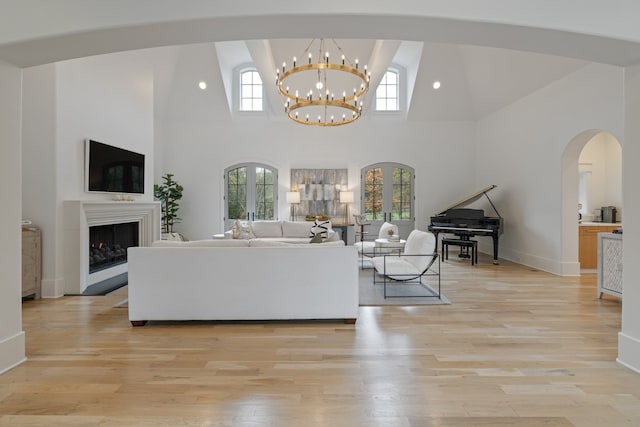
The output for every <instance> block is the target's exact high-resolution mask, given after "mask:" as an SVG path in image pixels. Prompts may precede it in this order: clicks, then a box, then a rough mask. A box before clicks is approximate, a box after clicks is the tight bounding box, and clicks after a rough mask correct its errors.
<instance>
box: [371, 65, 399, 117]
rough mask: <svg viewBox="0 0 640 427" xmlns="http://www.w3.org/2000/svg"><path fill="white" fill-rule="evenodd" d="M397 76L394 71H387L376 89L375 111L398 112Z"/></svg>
mask: <svg viewBox="0 0 640 427" xmlns="http://www.w3.org/2000/svg"><path fill="white" fill-rule="evenodd" d="M398 77H399V74H398V72H397V71H394V70H387V72H386V73H384V76H383V77H382V80H381V81H380V84H379V85H378V88H377V89H376V110H377V111H400V100H399V99H398V93H399V78H398Z"/></svg>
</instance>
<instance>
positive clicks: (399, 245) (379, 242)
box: [373, 239, 407, 256]
mask: <svg viewBox="0 0 640 427" xmlns="http://www.w3.org/2000/svg"><path fill="white" fill-rule="evenodd" d="M405 243H407V241H406V240H403V239H400V240H397V241H395V240H389V239H376V240H375V245H376V246H375V247H374V249H373V251H374V256H375V255H376V253H383V252H394V251H395V252H398V255H399V254H400V253H401V252H402V251H403V250H404V245H405Z"/></svg>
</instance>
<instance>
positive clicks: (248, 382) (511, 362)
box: [0, 254, 640, 427]
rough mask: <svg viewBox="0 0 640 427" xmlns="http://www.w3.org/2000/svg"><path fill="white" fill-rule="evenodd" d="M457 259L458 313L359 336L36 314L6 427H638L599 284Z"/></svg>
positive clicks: (444, 308) (364, 327)
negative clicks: (598, 295) (598, 294)
mask: <svg viewBox="0 0 640 427" xmlns="http://www.w3.org/2000/svg"><path fill="white" fill-rule="evenodd" d="M453 258H454V259H453V260H452V259H450V261H449V262H448V263H443V264H442V266H443V293H444V294H445V295H446V296H447V297H448V298H449V299H451V301H452V304H451V305H438V306H434V305H428V306H414V307H397V306H385V307H361V309H360V314H359V318H358V321H357V323H356V324H355V325H345V324H342V323H340V322H267V323H260V322H236V323H221V322H186V323H180V322H172V323H163V322H151V323H150V324H149V325H147V326H145V327H139V328H133V327H131V325H130V324H129V322H128V319H127V309H126V308H115V307H113V306H114V305H115V304H116V303H118V302H119V301H121V300H123V299H124V298H126V289H123V290H121V291H118V292H116V293H115V294H112V295H109V296H104V297H102V296H95V297H86V296H85V297H82V296H75V297H64V298H60V299H56V300H39V301H25V302H24V303H23V325H24V330H25V332H26V338H27V356H28V361H27V362H26V363H25V364H23V365H20V366H18V367H17V368H15V369H13V370H11V371H9V372H7V373H5V374H4V375H2V376H0V425H1V426H83V427H84V426H101V427H105V426H260V427H263V426H269V427H276V426H278V427H280V426H304V427H314V426H339V427H341V426H345V427H347V426H348V427H354V426H363V427H364V426H366V427H372V426H385V427H389V426H402V427H419V426H420V427H423V426H440V427H452V426H525V427H533V426H546V427H549V426H585V427H591V426H593V427H601V426H607V427H614V426H638V425H640V375H639V374H637V373H634V372H632V371H630V370H628V369H626V368H623V367H621V366H618V365H617V364H616V362H615V358H616V356H617V332H618V331H619V330H620V314H621V305H620V301H618V300H617V299H616V298H613V297H608V296H605V297H604V299H602V300H598V299H597V298H596V289H595V275H589V276H582V277H557V276H553V275H550V274H547V273H544V272H540V271H534V270H531V269H529V268H527V267H523V266H520V265H517V264H512V263H508V262H502V263H501V265H498V266H495V265H492V264H491V262H490V259H489V257H487V256H483V255H482V254H481V255H480V264H479V265H477V266H475V267H471V266H470V265H469V263H468V261H461V260H456V259H455V257H453ZM366 274H370V273H369V272H366ZM176 285H177V286H179V284H176Z"/></svg>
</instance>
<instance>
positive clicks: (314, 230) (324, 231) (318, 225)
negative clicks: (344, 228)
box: [309, 220, 331, 238]
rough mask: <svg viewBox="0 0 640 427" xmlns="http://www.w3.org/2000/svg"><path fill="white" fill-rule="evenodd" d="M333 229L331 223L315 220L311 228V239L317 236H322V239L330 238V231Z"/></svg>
mask: <svg viewBox="0 0 640 427" xmlns="http://www.w3.org/2000/svg"><path fill="white" fill-rule="evenodd" d="M330 229H331V221H328V220H327V221H320V220H315V222H314V223H313V227H311V235H310V236H309V237H314V236H315V235H316V234H320V235H321V236H322V237H324V238H327V237H329V230H330Z"/></svg>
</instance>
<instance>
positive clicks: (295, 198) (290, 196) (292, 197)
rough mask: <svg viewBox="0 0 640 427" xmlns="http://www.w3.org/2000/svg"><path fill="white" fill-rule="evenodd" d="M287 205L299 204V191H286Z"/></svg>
mask: <svg viewBox="0 0 640 427" xmlns="http://www.w3.org/2000/svg"><path fill="white" fill-rule="evenodd" d="M286 197H287V203H300V192H299V191H287V196H286Z"/></svg>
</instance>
